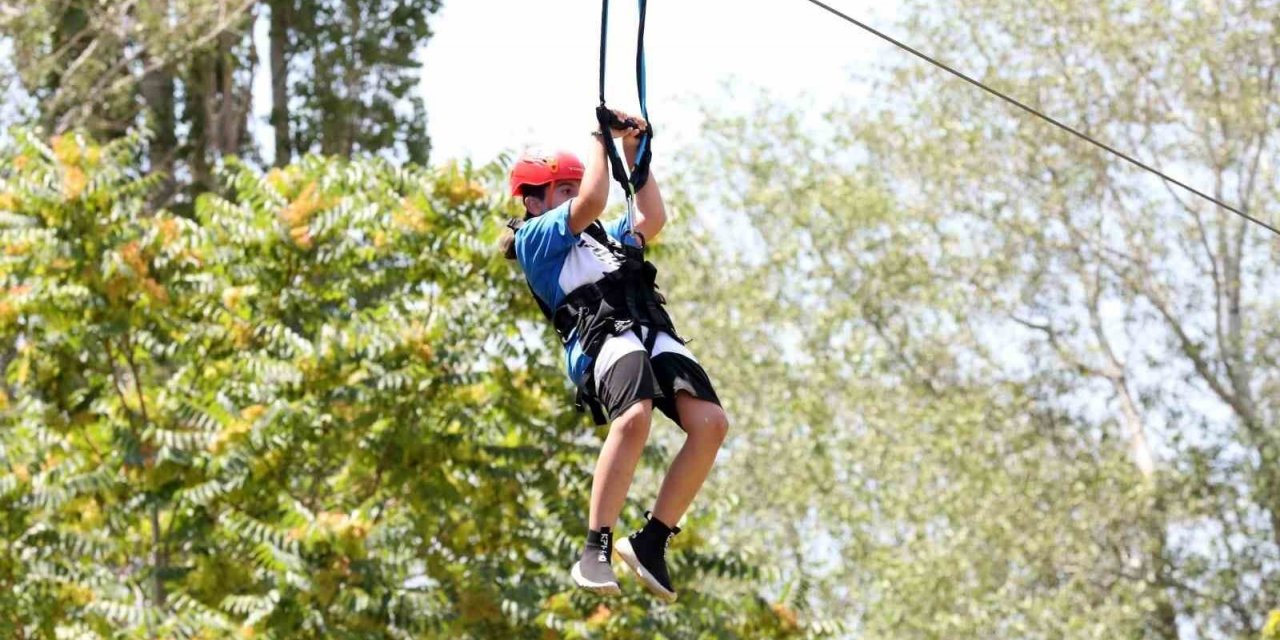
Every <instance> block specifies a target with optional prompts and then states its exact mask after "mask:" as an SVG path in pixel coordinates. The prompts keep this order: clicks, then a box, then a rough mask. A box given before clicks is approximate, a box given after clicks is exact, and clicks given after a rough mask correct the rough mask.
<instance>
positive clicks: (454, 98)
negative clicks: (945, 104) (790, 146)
mask: <svg viewBox="0 0 1280 640" xmlns="http://www.w3.org/2000/svg"><path fill="white" fill-rule="evenodd" d="M830 4H832V6H834V7H836V8H837V9H840V10H842V11H845V12H846V13H849V14H851V15H853V16H855V17H859V18H860V19H864V20H867V21H870V22H871V23H872V24H875V25H880V26H884V27H886V28H888V29H889V30H890V31H891V32H892V31H893V29H892V28H891V27H892V24H893V22H894V20H896V18H897V15H896V14H897V12H896V9H897V6H898V2H897V0H881V1H879V2H871V1H867V0H831V2H830ZM600 7H601V3H600V2H599V0H536V1H529V0H446V1H445V4H444V7H443V9H442V10H441V11H440V13H439V14H437V15H436V16H435V18H434V21H433V23H432V28H433V30H434V32H435V35H434V36H433V37H432V39H431V40H430V41H429V42H428V44H427V46H426V48H425V50H424V51H423V52H422V61H423V63H424V64H423V79H422V89H421V91H422V96H423V98H424V101H425V102H426V105H427V112H428V118H429V121H428V131H429V133H430V135H431V142H432V159H433V162H435V161H440V160H446V159H453V158H458V159H460V158H471V159H473V160H475V161H477V162H486V161H488V160H491V159H493V158H494V157H495V156H496V155H497V154H498V153H500V152H502V151H508V150H519V149H521V148H524V147H527V146H540V147H554V148H567V149H569V150H571V151H575V152H578V153H583V152H584V151H585V150H586V149H587V145H588V143H589V138H588V135H587V134H588V133H589V132H590V131H591V130H593V129H594V128H595V115H594V109H595V106H596V104H597V103H598V99H597V97H598V76H597V73H598V69H599V46H600V39H599V38H600ZM637 14H638V11H637V8H636V5H635V4H634V3H632V2H613V3H611V4H610V18H609V21H610V29H609V57H608V69H607V77H608V84H607V87H606V92H605V97H606V98H607V100H608V103H609V105H610V106H612V107H614V108H617V109H623V110H627V111H633V112H638V111H639V107H638V105H639V102H638V99H637V97H636V85H635V42H636V25H637ZM645 53H646V74H647V84H648V102H649V104H648V107H649V115H650V120H651V121H652V122H653V123H654V130H655V132H656V134H657V135H656V137H655V150H656V153H655V163H660V161H661V153H662V151H663V149H664V148H665V149H667V150H674V149H678V148H680V147H681V146H682V145H683V144H685V143H687V142H688V141H689V140H691V139H692V137H693V136H695V135H696V134H697V132H698V130H699V123H700V121H701V116H700V114H701V111H700V108H701V106H702V105H706V104H710V103H714V104H717V105H722V106H723V107H724V108H727V109H733V108H734V107H735V106H741V107H744V108H745V107H748V106H750V105H751V104H754V102H755V101H756V97H757V96H758V95H759V92H760V91H765V92H767V93H768V94H769V95H770V96H771V97H772V98H774V99H779V100H787V99H789V98H791V97H795V98H797V99H800V96H801V95H802V94H804V95H805V96H806V98H807V99H808V100H811V101H813V103H816V104H818V105H821V104H824V103H827V102H834V101H836V100H837V99H840V98H843V97H848V96H853V97H857V96H860V95H867V93H868V87H867V86H865V83H859V82H857V81H856V79H855V78H854V77H853V74H854V73H855V72H856V71H857V70H858V69H859V68H869V67H872V66H879V64H880V63H881V62H882V61H883V59H884V57H885V56H898V55H903V54H901V53H899V52H897V51H894V50H892V48H891V47H890V46H889V45H886V44H883V43H882V42H881V41H880V40H878V39H876V38H874V37H872V36H870V35H869V34H866V33H865V32H863V31H861V30H859V29H857V28H855V27H853V26H852V25H849V24H848V23H846V22H843V21H841V20H838V19H837V18H836V17H835V16H832V15H831V14H829V13H827V12H825V11H823V10H821V9H820V8H818V7H816V6H814V5H812V4H810V3H809V2H806V1H805V0H767V1H766V0H679V1H678V2H676V1H672V0H653V1H652V2H650V3H649V10H648V17H647V19H646V27H645ZM736 100H740V101H741V104H738V103H737V102H736Z"/></svg>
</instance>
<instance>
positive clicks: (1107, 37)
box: [673, 2, 1280, 638]
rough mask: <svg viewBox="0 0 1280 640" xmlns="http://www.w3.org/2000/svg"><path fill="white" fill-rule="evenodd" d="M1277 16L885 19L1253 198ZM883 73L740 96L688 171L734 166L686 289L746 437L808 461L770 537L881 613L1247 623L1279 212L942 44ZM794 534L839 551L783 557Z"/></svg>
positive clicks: (1208, 625) (862, 616)
mask: <svg viewBox="0 0 1280 640" xmlns="http://www.w3.org/2000/svg"><path fill="white" fill-rule="evenodd" d="M1276 14H1277V7H1276V6H1275V5H1274V3H1266V2H1262V3H1259V2H1227V3H1213V4H1211V5H1205V4H1202V3H1175V4H1170V5H1160V6H1146V5H1144V6H1143V7H1136V6H1132V5H1127V4H1124V3H1092V4H1089V5H1087V6H1085V5H1079V4H1074V5H1073V4H1070V3H1060V2H1051V3H1038V4H1034V6H1032V5H1027V4H1018V3H1008V2H994V3H993V2H962V3H960V4H959V5H957V6H956V7H955V8H954V11H949V12H946V13H943V12H938V11H935V10H933V9H932V8H931V7H926V6H924V5H921V4H912V5H911V6H910V7H909V11H908V12H907V15H909V16H912V19H911V20H910V21H909V22H908V23H907V25H906V27H908V31H909V33H911V39H912V41H914V42H923V43H928V47H927V49H928V50H929V51H930V52H935V53H940V54H942V55H943V57H944V58H945V59H946V60H947V61H949V62H952V63H954V64H957V65H958V66H961V67H963V68H966V69H968V70H970V71H973V72H974V73H975V74H977V75H978V76H979V77H980V78H982V79H983V80H984V81H986V82H988V83H990V84H992V85H993V86H995V87H997V88H1000V89H1002V90H1004V91H1007V92H1009V93H1011V94H1013V95H1014V96H1017V97H1019V98H1021V99H1024V100H1027V101H1029V102H1030V103H1031V104H1032V105H1033V106H1036V107H1038V108H1040V109H1042V110H1043V111H1045V112H1048V113H1050V114H1054V115H1056V116H1058V117H1060V118H1063V119H1064V120H1066V121H1068V122H1070V123H1072V124H1077V125H1079V126H1080V127H1082V128H1083V129H1084V130H1085V131H1086V132H1088V133H1090V134H1092V135H1094V136H1096V137H1098V138H1100V139H1102V140H1104V141H1107V142H1111V143H1114V144H1116V145H1117V146H1120V147H1122V148H1125V149H1127V150H1132V151H1134V152H1135V153H1136V154H1137V155H1138V156H1139V157H1141V158H1144V159H1147V160H1151V161H1153V162H1155V163H1156V164H1157V165H1158V166H1161V167H1164V168H1167V169H1168V170H1169V171H1170V172H1172V173H1174V174H1176V175H1179V176H1182V177H1184V178H1185V179H1187V180H1188V181H1190V182H1192V183H1194V184H1200V185H1205V186H1206V188H1207V189H1209V190H1210V192H1211V193H1213V194H1214V195H1215V196H1216V197H1219V198H1220V199H1224V200H1227V201H1230V202H1233V203H1236V204H1237V205H1238V206H1240V207H1242V208H1244V209H1245V210H1247V211H1249V212H1250V213H1252V214H1253V215H1255V216H1257V217H1259V218H1261V219H1263V220H1267V221H1273V222H1274V221H1276V220H1277V219H1280V212H1277V211H1276V210H1275V206H1274V203H1275V202H1276V201H1277V198H1276V196H1277V195H1280V180H1278V179H1277V174H1276V173H1275V168H1274V167H1272V166H1271V163H1269V162H1268V161H1267V160H1266V159H1267V158H1269V157H1274V156H1275V154H1276V151H1277V147H1276V144H1277V143H1276V140H1275V137H1274V136H1273V135H1271V133H1272V132H1274V131H1276V130H1277V126H1278V125H1280V120H1278V119H1280V109H1278V108H1277V104H1276V98H1275V96H1276V92H1275V91H1274V88H1275V79H1276V75H1277V65H1280V55H1278V53H1280V50H1278V49H1277V48H1276V43H1277V42H1280V37H1278V35H1277V33H1278V32H1277V29H1278V28H1280V23H1277V22H1276V20H1275V19H1274V17H1275V15H1276ZM1028 25H1036V28H1035V29H1029V28H1028ZM965 61H968V62H965ZM883 79H884V80H885V82H884V83H883V84H882V85H881V88H880V92H881V94H880V95H881V96H883V102H878V103H877V104H881V103H884V104H886V105H887V106H885V107H883V108H866V109H861V110H849V109H835V110H833V112H832V113H830V114H828V116H827V117H826V118H824V119H822V120H821V121H820V122H819V123H818V126H819V127H820V128H819V130H820V131H824V132H830V133H831V134H832V135H831V137H830V138H826V139H824V138H821V137H816V136H815V134H813V133H812V129H809V128H807V127H806V126H804V125H802V120H801V119H800V118H799V117H798V116H795V115H792V114H788V113H786V112H785V111H782V112H779V111H778V110H775V109H762V111H761V112H760V113H758V114H754V116H753V117H747V118H737V119H722V120H718V121H716V122H714V123H713V125H712V126H711V128H710V129H709V131H708V132H707V133H708V136H709V137H710V139H711V140H712V142H713V146H712V148H711V150H710V152H709V154H707V156H706V157H702V158H699V160H698V161H697V162H695V163H691V167H690V171H694V170H696V169H697V168H699V167H702V168H704V172H703V173H701V174H698V173H691V174H690V175H691V176H693V177H692V180H691V182H692V183H695V184H697V183H702V184H715V183H723V182H726V181H727V182H728V183H730V184H735V185H742V189H741V192H740V193H732V194H728V195H727V196H725V198H724V200H723V202H724V205H725V207H726V208H727V209H728V210H730V211H733V212H734V213H735V215H736V216H737V217H736V218H735V220H734V223H735V224H734V227H735V228H743V230H744V232H743V238H744V239H743V242H744V243H746V246H747V247H748V248H751V249H762V250H764V251H765V253H764V255H765V256H767V264H758V263H752V262H746V263H745V268H750V269H751V270H750V271H748V272H747V273H748V275H747V276H746V277H744V278H732V279H729V280H728V283H729V284H728V285H727V286H726V287H725V291H724V292H720V291H718V288H716V289H710V290H708V288H707V287H705V286H704V287H703V288H702V289H701V290H698V291H687V292H686V293H687V294H689V295H690V296H691V299H692V300H695V301H697V300H702V299H707V300H708V303H707V306H705V307H697V306H695V307H693V308H692V309H691V310H689V311H687V312H684V313H681V317H692V318H697V319H698V322H705V323H708V326H709V327H711V329H710V330H707V331H702V332H697V333H694V335H695V336H701V337H702V338H703V343H702V349H703V350H704V351H706V350H714V351H715V352H716V354H717V356H716V357H718V358H721V360H719V362H720V363H721V366H719V367H716V368H715V370H719V371H724V372H726V373H724V374H722V375H729V376H731V381H730V383H729V384H728V385H726V386H728V387H729V389H730V390H729V391H726V395H727V396H729V397H733V396H734V390H736V391H737V394H739V395H745V394H750V396H751V397H752V398H753V401H752V402H751V403H750V405H749V407H750V411H745V412H744V411H739V412H737V413H738V416H737V423H738V425H739V428H738V432H739V433H740V434H743V433H744V432H745V435H742V436H740V437H743V438H744V439H750V442H751V444H750V447H751V448H748V450H749V451H756V450H757V449H755V448H754V447H763V448H764V449H763V450H764V451H765V453H762V454H758V455H761V456H764V457H767V458H768V459H770V460H771V461H773V464H772V465H771V471H770V473H769V476H770V477H771V478H776V475H777V474H776V473H774V472H773V471H772V469H788V470H789V471H790V472H789V473H787V474H784V475H786V476H787V477H791V474H792V473H796V472H797V470H804V472H802V473H801V475H800V476H799V478H800V479H797V480H796V481H795V484H794V485H791V486H787V485H786V484H785V481H778V480H776V479H775V480H773V482H774V483H775V485H771V486H777V485H776V483H779V482H782V483H784V484H783V486H785V487H786V489H785V490H780V491H779V493H778V496H777V498H776V500H769V501H767V502H766V503H765V506H763V507H762V513H769V514H773V513H775V511H774V510H775V509H778V508H783V509H790V511H789V513H791V514H792V517H791V518H787V517H782V518H778V521H779V522H780V523H786V522H788V521H798V522H803V523H804V526H801V527H798V530H797V531H795V532H787V531H785V527H784V526H781V525H780V526H779V529H781V530H780V531H776V532H774V535H775V536H776V537H774V538H772V539H771V541H776V544H777V545H778V546H779V547H780V548H782V549H785V550H786V551H785V553H786V554H792V555H794V556H795V558H796V561H795V562H794V563H793V565H792V568H791V571H790V572H789V574H788V575H789V576H790V577H792V578H794V579H796V580H798V581H799V584H806V581H807V582H808V583H812V584H815V588H816V589H817V595H816V596H815V597H814V603H815V604H816V605H817V606H819V607H821V608H824V609H825V608H833V607H839V606H842V605H845V604H848V605H849V606H850V608H849V609H848V610H850V618H851V619H852V622H853V623H855V624H859V625H861V626H862V628H865V629H868V630H869V632H874V633H873V635H885V636H892V637H903V636H907V637H946V636H947V635H948V634H951V635H952V636H961V637H971V636H977V637H1009V636H1016V637H1151V638H1177V637H1181V636H1183V635H1185V634H1186V633H1188V632H1193V633H1195V634H1196V635H1195V637H1256V635H1257V633H1258V631H1259V630H1260V629H1261V628H1262V627H1263V625H1264V622H1265V615H1266V612H1267V609H1268V607H1270V606H1273V605H1274V603H1272V602H1269V601H1268V600H1267V599H1266V598H1267V596H1268V594H1274V593H1276V592H1277V591H1278V590H1280V584H1278V583H1277V581H1278V580H1280V574H1277V572H1276V570H1275V567H1277V566H1280V565H1277V560H1278V559H1280V544H1278V543H1280V538H1278V536H1277V531H1280V526H1278V525H1277V522H1280V521H1278V520H1277V519H1276V515H1275V514H1276V513H1278V512H1280V502H1277V500H1276V495H1277V492H1276V489H1275V487H1276V486H1280V485H1277V483H1276V480H1275V477H1276V470H1277V469H1280V466H1278V465H1277V464H1276V463H1275V456H1276V455H1277V451H1280V448H1278V445H1277V442H1276V437H1277V436H1276V434H1277V433H1280V431H1278V430H1277V429H1276V410H1277V405H1276V402H1275V400H1274V398H1276V397H1277V394H1276V393H1275V392H1274V391H1275V389H1276V388H1277V384H1280V382H1278V380H1280V379H1277V374H1276V372H1277V371H1280V368H1277V367H1276V362H1277V357H1278V355H1280V354H1277V351H1276V348H1277V345H1278V344H1280V342H1277V341H1276V339H1275V337H1276V335H1275V330H1274V327H1276V326H1277V322H1276V319H1277V318H1276V309H1277V308H1278V307H1277V304H1276V299H1275V292H1274V288H1268V287H1267V283H1269V282H1271V281H1273V280H1274V279H1275V278H1276V275H1277V273H1276V267H1275V260H1274V259H1273V258H1274V246H1275V245H1274V244H1272V243H1273V242H1274V239H1273V238H1270V237H1269V236H1267V235H1266V234H1265V233H1261V232H1260V231H1259V230H1258V229H1256V228H1253V227H1250V226H1249V225H1247V224H1246V223H1244V222H1242V221H1241V220H1240V219H1238V218H1237V217H1235V216H1233V215H1231V214H1229V213H1227V212H1225V211H1223V210H1221V209H1219V208H1216V207H1213V206H1211V205H1207V204H1205V203H1202V202H1199V201H1197V200H1196V199H1194V198H1191V197H1189V196H1188V195H1187V194H1185V193H1182V192H1180V191H1177V190H1174V189H1172V188H1171V187H1166V186H1164V185H1161V184H1160V183H1159V182H1158V181H1156V180H1153V179H1150V178H1148V177H1146V176H1145V175H1142V174H1139V173H1135V172H1133V171H1132V169H1131V168H1130V167H1129V166H1128V165H1126V164H1124V163H1121V162H1117V161H1114V160H1113V159H1112V158H1110V157H1108V156H1106V155H1103V154H1101V153H1100V152H1098V151H1097V150H1096V149H1095V148H1093V147H1091V146H1088V145H1085V144H1083V143H1081V142H1079V141H1078V140H1076V139H1074V138H1072V137H1069V136H1067V135H1065V134H1063V133H1061V132H1059V131H1058V130H1056V129H1054V128H1052V127H1050V126H1048V125H1046V124H1045V123H1042V122H1039V121H1036V120H1033V119H1030V118H1027V117H1026V116H1025V114H1023V113H1021V112H1017V111H1012V110H1009V109H1008V108H1007V107H1006V106H1005V105H1003V104H1001V103H999V102H994V101H992V100H991V99H990V98H989V97H988V96H987V95H985V94H983V93H981V92H976V91H974V89H973V88H972V87H971V86H970V85H967V84H964V83H960V82H957V81H955V80H954V78H952V77H950V76H948V75H946V74H944V73H942V72H939V71H938V70H936V69H934V68H932V67H925V66H923V65H917V64H915V63H914V62H912V63H909V64H904V65H903V66H901V67H898V68H896V69H894V70H892V72H891V73H890V74H888V75H886V76H884V77H883ZM804 122H806V123H807V124H808V125H810V126H811V125H812V124H813V122H814V121H813V120H808V121H804ZM698 197H700V198H705V197H706V195H701V196H698ZM748 255H751V254H750V252H748ZM733 259H734V256H733V255H730V256H727V257H726V256H723V255H715V256H712V257H711V258H709V259H708V260H707V264H706V265H705V266H704V269H703V270H702V271H701V273H702V274H703V275H702V276H701V277H700V278H699V277H695V278H693V279H694V281H695V282H699V283H706V282H716V281H722V282H723V281H725V278H726V275H725V274H726V270H725V268H724V267H723V265H724V264H725V261H726V260H727V261H729V264H738V263H736V262H734V261H733ZM713 278H714V280H713ZM673 297H675V298H677V299H678V298H679V296H673ZM721 305H724V306H728V305H732V308H733V309H735V312H734V313H732V314H724V313H720V312H717V309H720V308H721ZM758 327H759V328H758ZM721 336H731V337H730V338H728V339H726V340H725V341H723V342H721V339H720V337H721ZM738 336H747V338H746V339H744V340H742V343H745V344H749V345H753V346H752V348H751V352H750V353H751V355H749V356H743V355H741V348H742V347H741V346H740V345H734V344H733V341H736V340H738V339H739V338H738ZM744 361H745V362H748V363H750V364H751V366H748V367H744V366H742V363H743V362H744ZM771 389H772V390H775V391H773V392H769V391H768V390H771ZM762 390H765V391H762ZM757 416H759V417H757ZM757 433H758V434H759V435H754V434H757ZM747 457H749V458H750V457H754V456H750V455H748V456H747ZM731 469H734V471H735V475H732V476H731V477H732V478H734V480H735V481H736V482H739V483H751V482H753V481H754V482H760V481H763V478H761V477H760V476H758V475H756V473H758V472H755V471H754V470H749V469H741V468H736V467H731ZM815 487H817V488H815ZM842 505H843V506H842ZM811 514H821V515H820V516H814V515H811ZM755 517H763V516H762V515H761V514H756V515H755ZM806 517H808V518H810V519H807V520H806V519H805V518H806ZM809 525H812V526H813V527H814V529H809V528H808V527H809ZM815 536H817V537H819V539H822V538H823V537H826V536H829V537H830V538H829V539H830V540H832V541H833V542H832V544H833V545H834V546H835V548H836V549H838V550H840V551H842V552H843V554H842V555H839V556H837V557H838V558H841V559H847V561H846V563H844V564H843V566H842V565H841V564H840V563H836V564H835V566H834V567H829V568H825V569H824V570H823V571H819V572H816V573H817V575H812V574H810V575H805V574H804V573H802V569H803V568H804V567H806V566H813V550H812V545H806V544H805V543H803V542H802V541H807V540H812V539H813V538H814V537H815ZM886 542H887V544H886ZM784 557H785V556H784ZM806 560H808V561H809V562H808V563H807V564H806V562H805V561H806ZM886 597H887V600H886ZM860 602H861V603H868V604H867V605H866V607H865V608H862V607H858V606H856V605H857V603H860ZM898 602H910V603H924V604H923V605H922V606H921V607H918V608H916V609H915V610H904V609H903V608H901V607H897V606H894V605H895V603H898ZM1192 630H1194V631H1192Z"/></svg>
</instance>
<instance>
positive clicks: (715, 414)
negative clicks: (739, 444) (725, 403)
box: [686, 403, 729, 446]
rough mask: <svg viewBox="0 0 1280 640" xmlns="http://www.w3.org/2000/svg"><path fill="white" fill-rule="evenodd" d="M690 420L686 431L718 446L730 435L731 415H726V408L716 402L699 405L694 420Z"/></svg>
mask: <svg viewBox="0 0 1280 640" xmlns="http://www.w3.org/2000/svg"><path fill="white" fill-rule="evenodd" d="M688 422H689V424H688V425H687V426H686V431H688V432H689V434H690V435H697V436H698V437H699V438H702V439H704V440H706V441H710V442H714V443H715V444H716V445H717V446H719V445H720V444H721V443H722V442H724V440H725V438H726V437H727V436H728V435H729V417H728V416H726V415H725V413H724V409H721V408H720V407H719V406H717V405H715V404H710V403H707V404H706V405H704V406H702V407H699V410H698V411H697V413H696V415H695V416H694V417H693V420H691V421H688Z"/></svg>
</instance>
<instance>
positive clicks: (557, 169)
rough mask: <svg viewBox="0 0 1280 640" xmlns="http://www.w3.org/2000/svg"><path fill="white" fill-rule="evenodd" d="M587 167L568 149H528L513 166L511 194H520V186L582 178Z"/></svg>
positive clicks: (535, 185)
mask: <svg viewBox="0 0 1280 640" xmlns="http://www.w3.org/2000/svg"><path fill="white" fill-rule="evenodd" d="M584 171H585V169H584V168H583V166H582V161H581V160H579V159H578V156H575V155H573V154H572V153H569V152H568V151H557V152H555V153H553V154H546V153H541V152H538V151H528V152H525V153H524V154H522V155H521V156H520V159H519V160H516V164H515V166H513V167H511V195H512V196H519V195H520V188H521V187H523V186H525V185H529V186H534V187H537V186H541V185H544V184H551V183H552V182H558V181H560V180H581V179H582V174H583V172H584Z"/></svg>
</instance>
